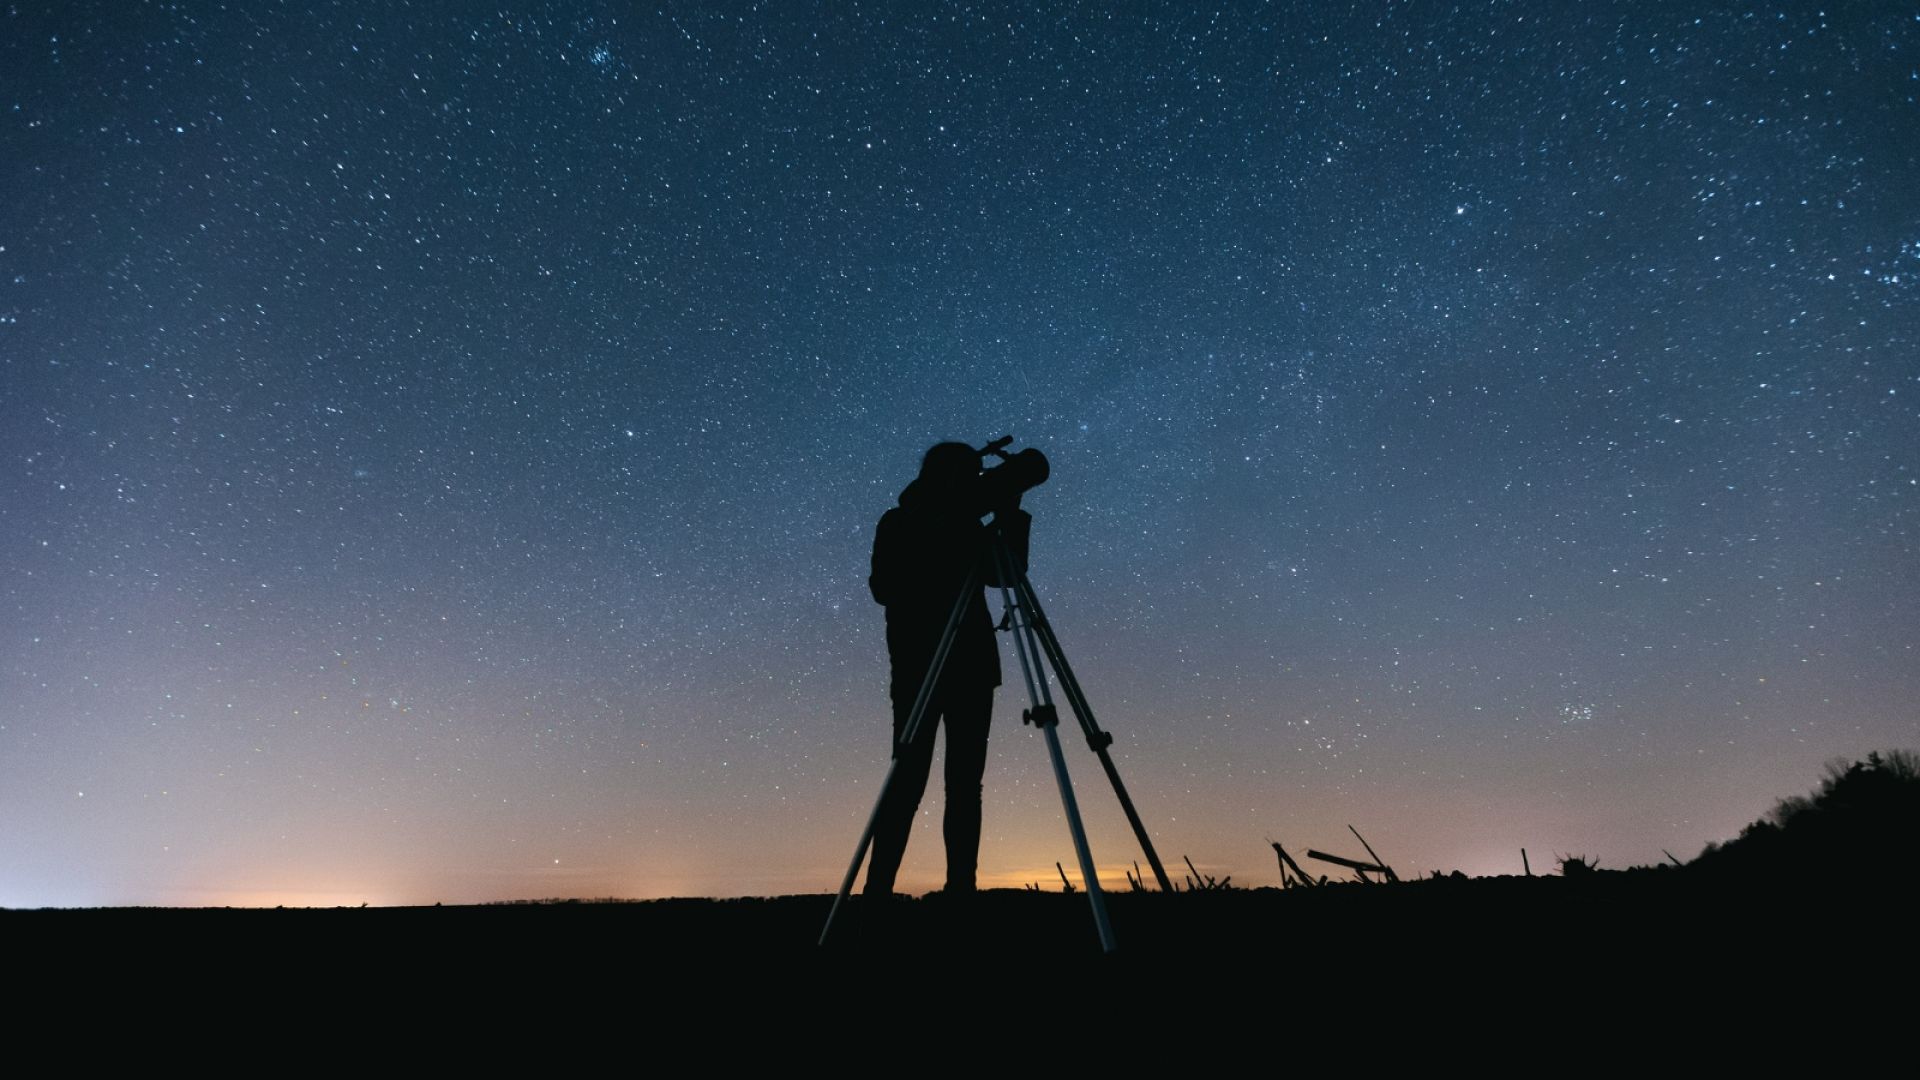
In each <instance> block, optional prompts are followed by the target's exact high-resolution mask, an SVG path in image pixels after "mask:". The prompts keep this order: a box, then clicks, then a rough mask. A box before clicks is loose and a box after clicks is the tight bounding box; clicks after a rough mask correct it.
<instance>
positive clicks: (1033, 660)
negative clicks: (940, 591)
mask: <svg viewBox="0 0 1920 1080" xmlns="http://www.w3.org/2000/svg"><path fill="white" fill-rule="evenodd" d="M994 552H995V557H996V558H997V559H998V560H999V568H1000V573H1001V578H1000V580H1001V581H1012V580H1016V579H1015V578H1014V576H1013V571H1014V570H1015V569H1016V568H1015V566H1014V563H1013V556H1012V555H1011V554H1010V553H1009V552H1008V551H1007V547H1006V545H1005V544H996V545H995V546H994ZM1000 595H1001V597H1002V599H1003V600H1005V601H1006V603H1007V606H1008V609H1009V610H1011V611H1014V612H1017V613H1018V614H1017V615H1016V617H1015V618H1014V619H1013V620H1011V621H1012V624H1013V625H1012V630H1013V641H1014V649H1015V650H1016V651H1017V652H1018V653H1019V654H1020V672H1021V674H1022V675H1024V676H1026V680H1027V693H1028V695H1029V696H1031V697H1032V698H1033V704H1034V706H1035V708H1034V710H1033V714H1032V715H1033V717H1034V726H1036V727H1038V728H1039V729H1040V730H1041V732H1042V733H1043V734H1044V735H1045V736H1046V740H1047V756H1048V757H1049V758H1051V759H1052V761H1053V778H1054V781H1055V782H1056V783H1057V784H1059V786H1060V807H1061V809H1062V810H1063V811H1064V812H1065V813H1066V815H1067V831H1068V832H1069V833H1071V834H1072V835H1073V854H1074V857H1075V858H1077V859H1078V860H1079V862H1080V880H1081V882H1082V883H1083V884H1084V885H1085V886H1086V889H1087V903H1088V904H1089V905H1090V906H1091V907H1092V908H1093V926H1094V930H1095V931H1096V932H1098V933H1099V935H1100V948H1101V949H1102V950H1103V951H1105V952H1112V951H1113V950H1114V949H1115V948H1117V947H1118V944H1117V942H1115V940H1114V937H1113V923H1112V922H1111V921H1109V920H1108V918H1107V898H1106V894H1105V893H1104V892H1102V891H1101V889H1100V875H1099V873H1098V872H1097V871H1096V870H1095V869H1094V866H1093V850H1092V849H1091V848H1089V847H1088V846H1087V828H1086V825H1085V824H1083V823H1082V822H1081V820H1080V804H1079V802H1078V801H1077V800H1076V799H1075V798H1074V797H1073V780H1072V778H1071V777H1069V776H1068V775H1067V755H1066V754H1065V752H1063V751H1062V750H1061V749H1060V722H1059V719H1058V714H1057V713H1056V712H1055V711H1054V708H1053V696H1052V692H1051V691H1050V690H1049V689H1048V688H1047V675H1046V672H1045V671H1043V670H1041V669H1040V656H1039V650H1038V648H1037V647H1036V643H1035V641H1034V640H1033V636H1032V634H1033V620H1032V617H1031V613H1030V612H1029V611H1028V610H1027V609H1026V608H1025V607H1023V606H1017V605H1015V604H1014V603H1013V596H1012V594H1011V593H1009V592H1008V591H1007V588H1006V586H1004V585H1002V586H1001V588H1000ZM1023 624H1024V625H1023ZM1029 654H1031V656H1030V655H1029Z"/></svg>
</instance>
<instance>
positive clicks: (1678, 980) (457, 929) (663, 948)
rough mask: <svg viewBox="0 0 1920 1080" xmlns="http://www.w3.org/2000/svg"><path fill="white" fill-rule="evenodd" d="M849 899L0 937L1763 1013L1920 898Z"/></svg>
mask: <svg viewBox="0 0 1920 1080" xmlns="http://www.w3.org/2000/svg"><path fill="white" fill-rule="evenodd" d="M831 900H832V898H831V897H828V896H789V897H778V898H771V899H739V900H659V901H645V902H584V903H581V902H561V903H539V904H515V905H489V906H477V907H428V908H366V909H360V908H337V909H287V910H279V909H275V910H260V909H95V910H59V911H10V912H4V913H0V934H4V938H5V940H6V942H7V943H8V945H9V951H10V952H11V954H12V956H13V959H14V962H15V965H16V968H15V971H16V974H18V973H19V972H21V971H23V970H37V971H39V972H41V973H43V974H44V975H46V976H47V977H48V978H49V979H50V980H52V981H60V980H62V979H68V978H74V977H76V973H80V974H85V975H87V977H90V978H94V977H97V978H104V979H107V980H109V981H111V980H123V979H125V978H128V977H136V978H146V977H155V978H163V979H164V980H165V981H166V983H167V984H168V985H170V986H175V987H182V988H188V989H190V990H209V989H211V990H215V991H219V990H222V989H225V988H231V987H235V986H248V987H273V986H278V987H282V988H284V989H288V990H298V991H300V992H303V993H309V992H317V993H323V994H336V993H337V994H342V995H356V994H363V993H368V992H375V991H379V990H382V989H391V988H393V987H395V986H409V987H414V988H417V989H418V991H420V992H422V993H430V994H444V993H461V992H474V991H476V990H478V989H480V988H487V989H488V992H496V991H497V992H508V989H509V988H514V987H522V988H524V987H542V988H545V990H544V991H543V992H551V991H553V990H555V989H557V988H562V987H569V986H572V987H577V986H581V985H583V984H584V983H587V982H598V981H601V980H610V981H611V983H612V985H615V986H619V987H625V988H627V990H626V991H623V992H634V993H641V992H644V991H645V990H646V988H648V987H660V986H670V987H693V986H697V985H705V984H711V983H721V984H733V985H735V986H738V987H760V988H762V989H765V988H767V987H770V986H783V987H790V988H794V989H796V990H799V991H801V992H804V989H805V988H807V987H820V988H827V987H855V988H858V987H871V986H874V985H886V984H887V982H888V979H889V978H893V977H900V976H901V973H908V976H910V978H909V982H910V983H911V985H915V986H918V985H923V984H932V985H936V986H943V987H946V988H947V989H948V990H957V989H960V988H964V987H967V986H969V985H979V986H981V987H1000V988H1005V989H1011V988H1013V987H1014V986H1017V985H1026V986H1040V985H1048V986H1054V987H1056V988H1065V987H1069V986H1074V987H1097V988H1099V989H1098V990H1097V991H1095V992H1097V993H1099V994H1101V995H1103V996H1106V997H1108V998H1112V997H1114V996H1116V995H1134V994H1141V993H1146V994H1149V995H1151V994H1165V993H1168V992H1170V991H1174V992H1177V993H1178V994H1180V995H1182V996H1192V995H1200V996H1206V995H1215V994H1220V995H1231V994H1234V993H1241V992H1242V991H1238V990H1236V989H1235V988H1236V987H1244V988H1247V989H1246V990H1245V991H1244V992H1245V993H1258V994H1259V995H1260V996H1261V997H1262V998H1263V999H1269V1000H1273V1001H1283V1000H1289V999H1299V998H1301V997H1303V996H1325V995H1334V996H1338V995H1344V994H1354V993H1362V994H1364V995H1365V999H1367V1000H1371V999H1375V998H1378V997H1380V996H1382V995H1387V996H1394V995H1404V994H1406V993H1408V992H1409V991H1410V989H1411V988H1416V987H1417V988H1422V989H1421V991H1420V992H1421V993H1423V994H1424V993H1427V992H1433V993H1438V994H1442V995H1491V996H1493V997H1498V998H1519V999H1524V998H1527V997H1529V996H1531V995H1533V994H1536V993H1538V994H1541V995H1547V996H1548V997H1550V998H1552V999H1555V1000H1558V1001H1563V1002H1566V1003H1568V1004H1569V1005H1573V1004H1577V1003H1580V1002H1593V1001H1599V1000H1602V999H1607V998H1615V999H1618V998H1621V997H1622V996H1623V995H1625V996H1631V997H1635V998H1648V999H1651V998H1653V997H1658V996H1662V995H1671V994H1675V993H1686V994H1700V995H1706V996H1708V997H1712V998H1715V999H1718V1000H1726V999H1728V998H1729V997H1733V998H1739V999H1745V1000H1751V1001H1753V1002H1754V1003H1756V1004H1757V1003H1758V1002H1760V1001H1761V1000H1762V999H1764V998H1766V997H1767V996H1768V995H1770V994H1771V995H1776V996H1777V995H1780V994H1784V993H1786V992H1787V991H1788V989H1789V988H1790V987H1795V988H1799V987H1804V986H1806V985H1811V984H1812V983H1817V984H1818V985H1819V986H1821V987H1823V990H1822V991H1821V992H1822V993H1823V994H1826V995H1829V996H1831V995H1848V994H1851V993H1853V991H1854V990H1855V988H1856V987H1855V984H1856V983H1857V982H1859V981H1860V980H1862V979H1868V978H1870V977H1871V974H1872V973H1873V972H1874V971H1875V970H1876V969H1882V968H1885V969H1896V970H1900V971H1902V972H1904V971H1906V970H1908V969H1910V967H1911V956H1910V953H1911V950H1910V947H1909V946H1908V945H1907V944H1906V942H1907V941H1908V940H1909V932H1910V928H1911V924H1912V920H1911V916H1910V914H1909V907H1910V902H1909V900H1910V892H1909V889H1908V887H1907V886H1906V885H1904V884H1902V883H1899V882H1896V881H1892V880H1889V881H1887V882H1886V883H1885V885H1884V887H1882V886H1880V885H1876V884H1875V883H1874V882H1872V881H1854V882H1850V883H1846V884H1844V885H1836V884H1825V885H1823V884H1820V883H1817V882H1811V881H1797V882H1796V881H1785V882H1777V883H1765V882H1759V881H1754V880H1737V881H1736V880H1710V879H1706V878H1703V877H1702V876H1701V875H1699V874H1696V873H1692V872H1690V871H1687V870H1679V869H1656V870H1635V871H1628V872H1622V873H1611V872H1594V873H1589V874H1586V875H1583V876H1581V877H1579V878H1577V879H1576V878H1563V877H1534V878H1518V877H1509V878H1482V879H1473V880H1467V879H1457V878H1456V879H1431V880H1423V881H1416V882H1408V883H1403V884H1396V885H1358V884H1354V885H1332V886H1322V887H1319V888H1313V889H1302V888H1295V889H1291V890H1287V891H1284V892H1283V891H1280V890H1275V889H1255V890H1242V889H1235V890H1230V891H1215V892H1201V893H1179V894H1173V895H1164V894H1159V893H1110V894H1108V903H1109V906H1110V910H1111V913H1112V920H1113V926H1114V930H1115V934H1116V937H1117V939H1118V943H1119V950H1118V951H1117V952H1116V953H1115V954H1113V955H1102V953H1101V951H1100V948H1099V943H1098V940H1097V938H1096V936H1095V933H1094V928H1093V923H1092V920H1091V918H1090V916H1089V910H1088V905H1087V901H1086V898H1085V896H1084V894H1074V895H1063V894H1059V893H1045V894H1042V893H1031V892H1014V891H1002V892H991V893H985V894H982V895H980V896H978V897H974V898H971V899H970V900H966V901H956V900H950V899H946V898H943V897H941V896H938V895H934V896H930V897H926V898H922V899H917V900H900V901H896V902H894V903H893V904H891V905H888V906H886V907H883V908H877V909H876V908H873V907H870V906H865V905H862V904H861V903H860V901H859V900H858V899H857V898H856V899H855V900H854V901H853V902H852V904H851V906H850V907H849V909H848V910H846V911H845V912H844V913H843V915H842V916H841V921H840V922H839V923H838V924H836V927H835V931H834V936H833V938H832V940H831V941H830V942H829V943H828V944H827V945H826V946H824V947H822V946H820V945H818V944H816V943H815V939H816V937H817V936H818V935H819V932H820V928H821V924H822V921H823V920H824V918H825V916H826V913H827V910H828V907H829V905H830V904H831ZM1896 977H1901V978H1904V976H1896ZM1806 980H1811V981H1812V983H1809V982H1807V981H1806ZM1769 988H1771V989H1769ZM1794 992H1796V993H1797V992H1799V990H1798V989H1795V991H1794ZM1350 1000H1360V999H1350Z"/></svg>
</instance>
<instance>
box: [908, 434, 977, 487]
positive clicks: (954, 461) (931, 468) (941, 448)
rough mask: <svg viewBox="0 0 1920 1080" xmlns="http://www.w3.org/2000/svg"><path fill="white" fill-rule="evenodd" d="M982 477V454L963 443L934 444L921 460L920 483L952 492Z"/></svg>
mask: <svg viewBox="0 0 1920 1080" xmlns="http://www.w3.org/2000/svg"><path fill="white" fill-rule="evenodd" d="M979 475H980V452H979V451H978V450H975V449H974V448H973V447H971V446H968V445H967V444H966V443H962V442H943V443H934V444H933V446H932V447H930V448H928V450H927V454H926V456H925V457H923V458H921V459H920V482H921V483H923V484H925V485H927V486H928V487H930V488H934V489H937V490H940V491H952V490H954V489H956V488H959V487H961V486H962V485H964V484H966V483H967V482H969V481H971V480H973V479H974V478H976V477H978V476H979Z"/></svg>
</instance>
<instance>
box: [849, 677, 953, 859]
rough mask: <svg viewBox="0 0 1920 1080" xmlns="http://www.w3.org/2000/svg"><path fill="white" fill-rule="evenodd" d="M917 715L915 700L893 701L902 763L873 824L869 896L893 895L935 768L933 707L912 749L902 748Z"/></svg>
mask: <svg viewBox="0 0 1920 1080" xmlns="http://www.w3.org/2000/svg"><path fill="white" fill-rule="evenodd" d="M912 712H913V699H912V698H908V699H907V700H906V701H905V702H902V701H901V700H900V699H899V698H895V699H894V702H893V753H894V756H895V757H897V758H898V759H899V764H898V765H897V766H895V767H894V770H893V785H892V786H891V787H889V788H888V789H887V792H886V795H885V796H883V797H882V798H881V800H880V812H879V814H878V815H877V816H876V818H875V820H874V825H873V857H872V859H871V860H870V861H869V862H868V864H867V885H866V889H865V890H864V893H865V895H867V896H881V897H884V896H892V895H893V879H894V877H895V875H897V874H898V873H899V872H900V860H901V859H903V858H905V857H906V854H907V836H908V834H910V833H911V832H913V815H914V812H915V811H917V810H919V809H920V796H921V795H923V794H925V792H926V790H927V774H928V773H929V772H931V771H932V769H933V742H934V732H935V730H936V729H937V728H938V727H939V726H940V725H939V723H938V720H939V716H938V714H937V713H935V712H934V709H933V706H932V705H929V706H928V708H927V715H926V716H925V717H924V718H922V719H921V721H920V734H919V737H918V738H916V739H915V740H914V744H913V745H912V746H910V747H905V748H902V747H901V745H900V733H901V732H902V731H904V730H906V726H907V719H908V716H909V714H911V713H912Z"/></svg>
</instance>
